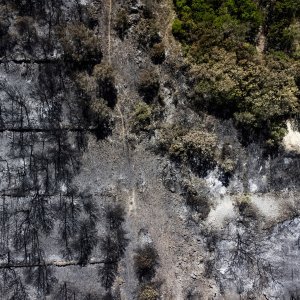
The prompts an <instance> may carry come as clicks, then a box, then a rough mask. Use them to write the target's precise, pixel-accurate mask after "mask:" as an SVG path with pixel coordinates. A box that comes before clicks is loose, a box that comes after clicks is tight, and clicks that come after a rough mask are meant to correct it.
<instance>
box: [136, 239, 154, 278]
mask: <svg viewBox="0 0 300 300" xmlns="http://www.w3.org/2000/svg"><path fill="white" fill-rule="evenodd" d="M157 265H158V254H157V251H156V249H155V248H154V247H153V246H152V245H146V246H144V247H142V248H139V249H137V251H136V255H135V257H134V266H135V270H136V274H137V277H138V279H139V280H140V281H149V280H151V279H152V278H153V277H154V275H155V271H156V270H155V269H156V267H157Z"/></svg>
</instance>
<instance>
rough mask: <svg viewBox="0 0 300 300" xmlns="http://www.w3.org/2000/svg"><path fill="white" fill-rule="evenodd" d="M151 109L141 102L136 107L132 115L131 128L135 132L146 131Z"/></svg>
mask: <svg viewBox="0 0 300 300" xmlns="http://www.w3.org/2000/svg"><path fill="white" fill-rule="evenodd" d="M151 115H152V108H151V107H150V106H149V105H148V104H146V103H143V102H140V103H138V104H137V105H136V107H135V110H134V113H133V127H134V129H135V130H147V128H148V126H149V125H150V121H151Z"/></svg>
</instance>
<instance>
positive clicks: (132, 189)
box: [107, 0, 136, 214]
mask: <svg viewBox="0 0 300 300" xmlns="http://www.w3.org/2000/svg"><path fill="white" fill-rule="evenodd" d="M107 26H108V29H107V35H108V36H107V44H108V63H109V64H110V65H112V49H111V48H112V47H111V31H112V30H111V26H112V0H108V25H107ZM124 100H125V97H121V98H120V99H118V102H117V104H116V110H117V113H118V115H119V119H120V121H121V124H120V125H121V132H120V137H121V140H122V144H123V151H124V154H125V157H126V160H127V166H126V169H127V170H128V171H127V177H128V180H129V189H130V193H129V194H130V195H129V200H128V210H129V212H130V213H131V214H132V213H133V214H135V213H136V202H135V199H136V197H135V193H136V191H135V183H134V166H133V165H132V163H131V159H130V149H129V145H128V140H127V135H128V130H127V128H126V123H125V118H124V113H123V111H122V107H123V106H124V105H123V104H124Z"/></svg>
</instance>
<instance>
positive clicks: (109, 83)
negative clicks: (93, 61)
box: [93, 64, 117, 108]
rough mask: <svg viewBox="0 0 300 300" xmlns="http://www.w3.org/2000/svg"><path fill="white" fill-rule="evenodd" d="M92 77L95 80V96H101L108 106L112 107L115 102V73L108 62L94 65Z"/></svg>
mask: <svg viewBox="0 0 300 300" xmlns="http://www.w3.org/2000/svg"><path fill="white" fill-rule="evenodd" d="M93 77H94V79H95V82H96V96H97V97H98V98H103V99H104V100H105V101H106V102H107V105H108V107H110V108H114V107H115V105H116V103H117V89H116V86H115V73H114V71H113V68H112V67H111V66H110V65H108V64H98V65H96V66H95V67H94V70H93Z"/></svg>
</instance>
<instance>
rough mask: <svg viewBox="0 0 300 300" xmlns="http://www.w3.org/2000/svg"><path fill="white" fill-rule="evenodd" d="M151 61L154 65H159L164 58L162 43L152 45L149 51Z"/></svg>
mask: <svg viewBox="0 0 300 300" xmlns="http://www.w3.org/2000/svg"><path fill="white" fill-rule="evenodd" d="M150 56H151V60H152V62H153V63H154V64H161V63H163V61H164V60H165V58H166V54H165V46H164V44H163V43H158V44H154V45H153V47H152V49H151V51H150Z"/></svg>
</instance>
